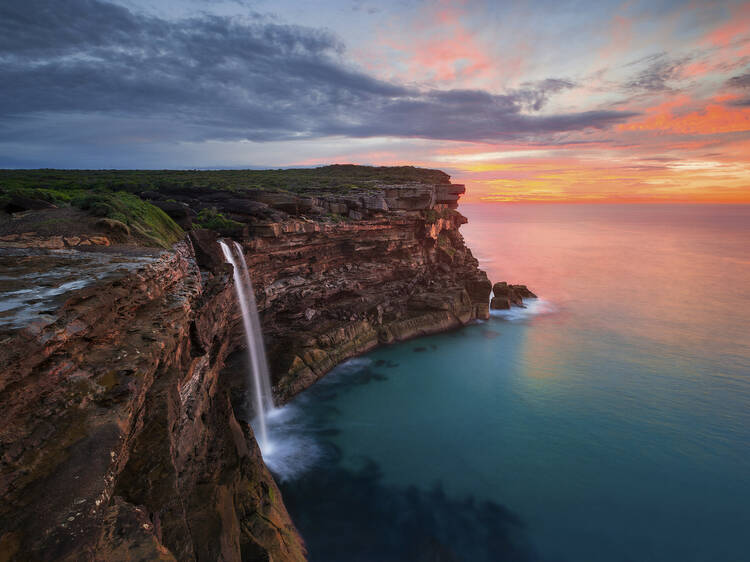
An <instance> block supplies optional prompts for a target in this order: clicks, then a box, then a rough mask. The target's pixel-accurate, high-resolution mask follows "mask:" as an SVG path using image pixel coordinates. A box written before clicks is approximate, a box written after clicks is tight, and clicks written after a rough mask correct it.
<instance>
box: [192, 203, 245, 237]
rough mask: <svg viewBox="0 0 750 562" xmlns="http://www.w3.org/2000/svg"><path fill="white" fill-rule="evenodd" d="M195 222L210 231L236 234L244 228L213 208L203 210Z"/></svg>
mask: <svg viewBox="0 0 750 562" xmlns="http://www.w3.org/2000/svg"><path fill="white" fill-rule="evenodd" d="M193 222H194V223H195V224H197V225H198V226H200V227H201V228H208V229H210V230H219V231H224V232H227V231H230V232H234V231H237V230H240V229H242V227H243V226H244V225H243V224H242V223H241V222H237V221H235V220H232V219H228V218H226V217H225V216H224V215H222V214H221V213H219V212H218V211H217V210H216V209H215V208H214V207H211V208H210V209H202V210H201V212H200V213H198V217H197V218H196V219H195V220H194V221H193Z"/></svg>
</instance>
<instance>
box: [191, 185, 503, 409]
mask: <svg viewBox="0 0 750 562" xmlns="http://www.w3.org/2000/svg"><path fill="white" fill-rule="evenodd" d="M446 178H447V176H446ZM446 181H447V180H446ZM464 190H465V189H464V186H462V185H454V184H450V183H445V184H436V185H435V184H433V185H425V184H413V185H401V186H381V188H380V189H379V191H375V193H370V194H366V195H361V196H359V199H356V197H355V196H348V197H347V198H343V197H341V196H338V195H332V196H321V197H318V198H316V199H315V201H314V202H313V207H315V208H318V209H321V208H322V209H338V210H340V211H342V212H343V211H344V208H346V209H348V213H349V215H348V216H351V215H353V214H356V216H357V218H356V219H349V220H341V221H336V220H334V221H331V220H313V218H310V217H306V216H304V215H303V216H299V215H297V216H287V217H285V218H284V219H283V220H262V218H260V217H259V218H257V219H256V220H253V221H252V223H251V225H250V226H249V227H248V228H247V229H246V232H245V235H244V236H243V238H242V240H241V242H242V245H243V248H244V251H245V256H246V259H247V262H248V267H249V269H250V272H251V276H252V280H253V285H254V286H255V288H256V299H257V302H258V308H259V311H260V313H261V317H262V321H263V327H264V334H265V338H266V347H267V349H268V354H269V361H270V365H271V372H272V376H273V386H274V391H275V393H276V397H277V401H279V402H284V401H286V400H288V399H289V398H291V397H292V396H294V395H295V394H297V393H298V392H300V391H301V390H303V389H304V388H306V387H308V386H310V385H311V384H312V383H314V382H315V380H317V379H318V378H319V377H321V376H323V375H324V374H325V373H326V372H327V371H328V370H330V369H331V368H332V367H333V366H335V365H336V364H338V363H340V362H341V361H343V360H344V359H346V358H348V357H351V356H353V355H357V354H360V353H363V352H365V351H368V350H370V349H372V348H374V347H376V346H377V345H380V344H387V343H392V342H395V341H401V340H405V339H408V338H412V337H415V336H420V335H425V334H430V333H435V332H440V331H444V330H448V329H451V328H457V327H459V326H462V325H465V324H467V323H469V322H471V321H473V320H476V319H486V318H488V317H489V310H488V302H489V293H490V288H491V284H490V282H489V280H488V279H487V276H486V274H485V273H484V272H483V271H481V270H479V268H478V262H477V260H476V259H475V258H474V257H473V255H472V254H471V251H470V250H469V249H468V248H467V247H466V245H465V244H464V240H463V237H462V236H461V234H460V233H459V227H460V226H461V225H462V224H464V223H465V222H466V218H465V217H463V215H461V214H460V213H459V212H458V211H456V207H457V205H458V198H459V196H460V195H461V194H462V193H463V192H464ZM284 197H285V199H284V206H285V208H287V209H288V205H293V203H290V202H289V199H290V197H291V196H289V195H285V196H284ZM305 202H306V203H310V202H309V200H305ZM337 205H341V206H342V207H337ZM298 207H299V205H298ZM226 211H227V212H231V208H227V209H226ZM274 211H275V212H276V213H280V212H284V211H282V209H274ZM234 216H235V217H236V218H240V217H239V216H238V215H237V214H235V215H234ZM266 216H268V212H267V211H266ZM245 220H247V219H245ZM198 246H203V247H204V248H206V249H205V251H204V253H205V254H206V255H208V254H215V253H216V250H215V249H214V250H211V249H210V246H209V245H207V244H198ZM209 265H210V264H209ZM213 266H215V265H213Z"/></svg>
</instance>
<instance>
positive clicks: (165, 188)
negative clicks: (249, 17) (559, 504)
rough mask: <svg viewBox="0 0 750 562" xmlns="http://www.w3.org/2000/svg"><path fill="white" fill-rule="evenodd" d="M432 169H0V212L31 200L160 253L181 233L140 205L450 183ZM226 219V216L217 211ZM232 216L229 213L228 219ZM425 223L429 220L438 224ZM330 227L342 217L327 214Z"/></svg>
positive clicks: (226, 227)
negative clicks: (209, 194)
mask: <svg viewBox="0 0 750 562" xmlns="http://www.w3.org/2000/svg"><path fill="white" fill-rule="evenodd" d="M449 180H450V178H449V176H448V175H447V174H445V173H443V172H441V171H439V170H426V169H422V168H415V167H413V166H397V167H372V166H354V165H348V164H347V165H332V166H323V167H320V168H304V169H303V168H296V169H287V170H52V169H41V170H0V209H4V208H5V207H6V205H7V204H8V203H9V202H10V201H11V200H13V199H14V198H16V199H17V198H19V197H20V198H27V199H37V200H42V201H46V202H49V203H52V204H54V205H56V206H58V207H67V206H72V207H75V208H78V209H81V210H83V211H85V212H86V213H88V214H90V215H92V216H94V217H99V218H102V219H108V220H110V221H118V223H121V225H125V226H127V229H123V228H121V227H119V226H117V224H115V223H99V224H100V226H101V224H109V225H111V226H112V228H111V229H109V230H111V231H112V232H114V233H115V234H117V233H119V234H120V235H122V233H124V232H126V231H127V232H131V233H132V234H134V235H137V236H140V237H141V238H145V239H146V240H148V241H149V242H150V243H153V244H157V245H159V246H165V247H166V246H169V245H171V244H172V243H174V242H175V241H176V240H178V239H179V238H180V237H181V236H182V235H183V232H182V230H181V229H180V227H179V226H177V224H176V223H175V222H174V221H173V220H172V219H171V218H169V217H168V216H167V214H166V213H164V212H163V211H162V210H161V209H159V208H158V207H156V206H154V205H152V204H151V203H149V202H148V201H147V200H150V199H160V200H163V201H164V200H165V201H166V202H176V200H179V199H181V196H183V195H188V196H190V195H191V194H192V195H200V194H201V193H205V192H206V191H230V192H234V193H240V192H243V191H251V190H264V191H283V192H288V193H295V194H299V195H316V194H323V193H356V192H371V191H373V190H375V189H378V188H379V187H380V186H382V185H388V184H404V183H428V184H435V183H449ZM223 211H224V212H225V213H226V212H227V211H226V210H225V209H223ZM228 214H229V215H230V216H231V213H228ZM437 217H438V215H437V214H436V215H435V217H434V218H430V217H428V220H433V221H434V220H437ZM329 220H331V221H332V222H341V221H344V220H346V218H345V217H342V216H339V215H333V214H331V215H330V216H329ZM194 224H195V225H196V226H199V227H202V228H210V229H213V230H221V231H225V232H229V231H236V230H239V229H240V228H241V227H242V223H239V222H237V221H235V220H232V219H231V218H229V217H228V216H224V215H222V214H221V213H219V212H218V211H216V209H204V210H202V211H201V213H200V214H199V215H198V217H197V218H196V219H195V220H194Z"/></svg>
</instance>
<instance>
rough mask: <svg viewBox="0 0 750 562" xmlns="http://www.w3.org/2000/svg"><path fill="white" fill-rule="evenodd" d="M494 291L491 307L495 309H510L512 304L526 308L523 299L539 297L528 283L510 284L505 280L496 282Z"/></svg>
mask: <svg viewBox="0 0 750 562" xmlns="http://www.w3.org/2000/svg"><path fill="white" fill-rule="evenodd" d="M492 293H493V297H492V301H491V302H490V308H491V309H493V310H508V309H510V307H512V306H516V307H520V308H526V305H525V304H524V303H523V299H535V298H537V296H536V295H535V294H534V293H532V292H531V291H530V290H529V289H528V288H527V287H526V285H509V284H508V283H507V282H505V281H501V282H499V283H495V284H494V285H493V287H492Z"/></svg>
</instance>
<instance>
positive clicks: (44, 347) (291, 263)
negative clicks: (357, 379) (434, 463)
mask: <svg viewBox="0 0 750 562" xmlns="http://www.w3.org/2000/svg"><path fill="white" fill-rule="evenodd" d="M461 193H463V186H458V185H453V184H450V182H449V181H448V177H447V176H445V175H444V174H441V173H440V172H431V175H430V176H429V178H428V181H425V179H424V178H421V179H420V181H399V182H393V181H391V182H387V181H382V179H381V180H378V181H373V182H369V183H367V184H366V185H364V186H359V187H357V188H354V189H348V190H342V189H340V188H339V187H338V186H337V187H336V188H335V189H326V188H325V187H321V186H316V187H315V188H314V189H313V190H310V191H307V192H306V191H305V190H297V191H296V192H294V193H292V192H289V191H281V190H278V191H274V190H241V191H208V192H207V191H206V190H197V189H193V190H190V189H184V187H183V188H178V187H173V188H168V189H160V190H158V191H154V192H150V193H141V194H140V197H141V198H143V199H148V200H150V201H151V202H152V203H153V204H154V205H156V206H158V207H160V208H162V209H163V210H164V211H165V212H166V213H167V214H169V215H170V216H171V217H173V218H174V219H175V220H178V221H179V222H181V223H182V224H181V225H182V226H183V227H184V228H187V229H189V228H191V227H193V226H194V224H192V222H193V220H194V219H195V218H196V217H197V216H203V217H205V216H206V213H205V212H204V211H205V210H207V209H210V212H211V216H212V217H221V219H222V220H221V221H219V222H218V223H217V224H216V225H215V229H214V230H206V229H193V230H192V231H191V232H190V236H189V238H188V239H185V240H183V241H181V242H179V243H177V244H176V245H174V246H173V247H172V249H171V250H169V251H166V252H163V253H162V254H161V256H160V257H158V259H152V260H150V261H149V263H147V264H146V265H143V266H141V267H138V268H136V269H134V270H132V271H129V272H124V273H123V274H122V275H121V276H119V277H116V278H114V279H109V280H104V281H100V282H98V283H95V284H93V285H92V286H90V287H87V288H85V289H82V290H80V291H77V292H74V293H73V294H71V296H70V298H68V300H67V301H66V302H65V304H64V305H62V307H61V308H60V309H58V310H56V311H55V312H54V315H53V316H52V318H49V319H47V320H46V321H45V322H37V323H34V324H32V325H30V326H28V327H27V328H25V329H24V330H21V331H16V332H13V333H12V334H11V335H10V336H9V337H7V338H6V339H5V340H4V342H3V343H4V345H3V346H2V348H1V349H0V364H2V365H3V366H4V369H3V372H2V374H0V455H1V457H2V466H1V468H0V494H1V495H2V497H3V502H2V504H0V560H27V559H29V560H152V559H165V560H170V559H177V560H301V559H304V557H305V549H304V544H303V541H302V539H301V538H300V537H299V535H298V534H297V532H296V530H295V528H294V526H293V523H292V522H291V521H290V519H289V516H288V514H287V513H286V509H285V508H284V505H283V502H282V500H281V495H280V493H279V491H278V489H277V488H276V485H275V483H274V482H273V478H272V477H271V475H270V473H269V472H268V470H267V469H266V467H265V465H264V464H263V461H262V458H261V456H260V452H259V450H258V447H257V444H256V443H255V439H254V437H253V434H252V430H251V428H250V427H249V426H247V425H246V424H245V423H244V422H242V421H241V420H239V419H238V416H237V415H236V413H235V411H234V409H233V407H232V402H231V400H230V397H231V395H232V393H233V391H234V393H235V394H236V393H237V392H238V389H236V388H234V389H233V388H232V385H233V384H236V382H235V381H238V380H240V379H241V378H242V377H233V376H229V375H230V374H227V373H226V370H225V371H222V369H223V368H224V366H225V362H226V359H227V356H228V355H229V354H230V353H232V352H234V351H237V350H238V349H240V347H241V345H242V338H241V337H240V329H241V328H240V322H239V316H238V310H237V308H238V307H237V306H236V301H235V296H234V290H233V286H232V276H231V271H230V266H228V265H226V264H224V263H223V259H222V258H221V252H220V251H219V248H218V245H217V243H216V237H217V235H221V234H224V235H227V234H231V235H232V236H233V237H234V238H235V239H236V240H238V241H240V242H241V244H242V246H243V248H244V251H245V255H246V259H247V262H248V265H249V267H250V271H251V276H252V279H253V283H254V286H255V289H256V298H257V300H258V306H259V310H260V312H261V316H262V321H263V325H264V336H265V340H266V344H267V347H268V352H269V360H270V364H271V371H272V376H273V384H274V392H275V394H276V397H277V400H278V401H279V402H283V401H286V400H288V399H289V398H291V397H292V396H293V395H295V394H296V393H298V392H300V391H301V390H303V389H304V388H306V387H308V386H309V385H311V384H313V383H314V381H315V380H317V379H318V378H319V377H321V376H323V375H324V374H325V373H326V372H327V371H328V370H329V369H330V368H332V367H333V366H334V365H336V364H337V363H339V362H340V361H342V360H344V359H346V358H348V357H351V356H353V355H356V354H358V353H362V352H364V351H367V350H369V349H372V348H373V347H375V346H377V345H379V344H385V343H390V342H393V341H397V340H402V339H406V338H410V337H414V336H418V335H422V334H427V333H432V332H437V331H441V330H446V329H450V328H453V327H458V326H461V325H463V324H465V323H467V322H470V321H472V320H473V319H476V318H486V317H488V301H489V292H490V288H491V287H490V283H489V281H488V280H487V277H486V275H485V274H484V273H483V272H481V271H480V270H479V269H478V267H477V261H476V260H475V259H474V258H473V256H472V255H471V252H470V251H469V250H468V248H466V246H465V245H464V242H463V239H462V237H461V235H460V233H459V230H458V229H459V227H460V225H461V224H463V223H464V222H465V221H466V219H465V218H464V217H463V216H461V215H460V214H459V213H458V212H457V211H456V207H457V202H458V198H459V196H460V194H461ZM201 213H203V214H202V215H201ZM215 230H218V231H219V232H218V233H217V232H216V231H215ZM24 234H25V233H18V234H17V236H16V238H14V241H15V242H17V240H19V239H22V238H23V235H24ZM27 238H29V237H27ZM32 238H33V237H32Z"/></svg>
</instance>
